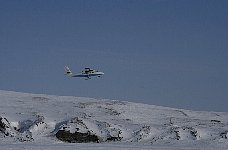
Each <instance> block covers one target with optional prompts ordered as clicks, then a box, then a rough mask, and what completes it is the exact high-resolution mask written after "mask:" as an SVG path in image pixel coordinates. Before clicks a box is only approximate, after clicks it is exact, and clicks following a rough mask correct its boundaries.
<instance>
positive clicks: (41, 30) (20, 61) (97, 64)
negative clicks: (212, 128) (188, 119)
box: [0, 0, 228, 111]
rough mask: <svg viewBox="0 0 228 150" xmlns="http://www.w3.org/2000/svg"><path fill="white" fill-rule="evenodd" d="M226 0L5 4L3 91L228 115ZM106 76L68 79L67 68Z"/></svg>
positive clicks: (1, 6) (0, 11)
mask: <svg viewBox="0 0 228 150" xmlns="http://www.w3.org/2000/svg"><path fill="white" fill-rule="evenodd" d="M227 8H228V1H227V0H96V1H95V0H86V1H85V0H67V1H63V0H48V1H45V0H33V1H31V0H20V1H18V0H10V1H8V0H0V89H1V90H13V91H20V92H31V93H45V94H54V95H71V96H83V97H95V98H108V99H119V100H128V101H132V102H140V103H147V104H154V105H161V106H169V107H176V108H184V109H193V110H207V111H227V106H228V92H227V91H228V69H227V68H228V9H227ZM65 65H68V66H69V67H70V68H71V70H72V71H75V72H78V71H81V70H82V69H83V68H85V67H91V68H94V69H98V70H101V71H103V72H105V76H104V77H103V78H101V79H97V78H95V79H93V80H88V81H85V80H84V79H80V78H67V77H65V76H64V74H63V67H64V66H65Z"/></svg>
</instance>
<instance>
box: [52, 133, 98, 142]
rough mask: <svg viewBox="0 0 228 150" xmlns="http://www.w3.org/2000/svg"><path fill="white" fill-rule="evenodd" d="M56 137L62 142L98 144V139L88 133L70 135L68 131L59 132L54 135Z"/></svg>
mask: <svg viewBox="0 0 228 150" xmlns="http://www.w3.org/2000/svg"><path fill="white" fill-rule="evenodd" d="M56 137H57V138H58V139H59V140H61V141H64V142H69V143H88V142H96V143H99V138H98V136H96V135H91V134H90V132H88V133H80V132H75V133H70V131H65V130H59V131H58V132H57V133H56Z"/></svg>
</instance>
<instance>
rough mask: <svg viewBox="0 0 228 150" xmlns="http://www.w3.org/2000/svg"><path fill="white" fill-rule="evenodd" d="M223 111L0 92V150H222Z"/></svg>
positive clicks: (227, 134)
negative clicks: (191, 109) (192, 109)
mask: <svg viewBox="0 0 228 150" xmlns="http://www.w3.org/2000/svg"><path fill="white" fill-rule="evenodd" d="M227 138H228V113H225V112H204V111H190V110H183V109H175V108H168V107H160V106H154V105H146V104H140V103H131V102H126V101H118V100H105V99H93V98H82V97H72V96H54V95H43V94H28V93H19V92H11V91H1V90H0V149H19V150H20V149H33V150H38V149H48V150H49V149H55V150H60V149H61V150H62V149H66V150H68V149H79V150H81V149H82V150H91V149H109V150H113V149H118V150H122V149H129V150H132V149H133V150H136V149H159V150H168V149H173V150H174V149H185V150H186V149H216V150H217V149H224V150H225V149H228V139H227Z"/></svg>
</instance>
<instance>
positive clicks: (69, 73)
mask: <svg viewBox="0 0 228 150" xmlns="http://www.w3.org/2000/svg"><path fill="white" fill-rule="evenodd" d="M65 75H68V76H70V75H72V72H71V70H70V68H69V67H68V66H65Z"/></svg>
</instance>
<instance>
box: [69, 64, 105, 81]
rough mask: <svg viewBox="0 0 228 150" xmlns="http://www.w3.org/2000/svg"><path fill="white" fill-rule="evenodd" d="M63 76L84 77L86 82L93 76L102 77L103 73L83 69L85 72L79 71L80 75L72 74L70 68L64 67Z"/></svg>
mask: <svg viewBox="0 0 228 150" xmlns="http://www.w3.org/2000/svg"><path fill="white" fill-rule="evenodd" d="M65 75H67V76H69V77H85V78H86V80H88V79H91V77H93V76H97V77H101V76H102V75H104V73H103V72H100V71H97V70H93V69H90V68H85V70H83V71H81V72H80V73H77V74H73V73H72V72H71V70H70V68H69V67H68V66H65Z"/></svg>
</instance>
